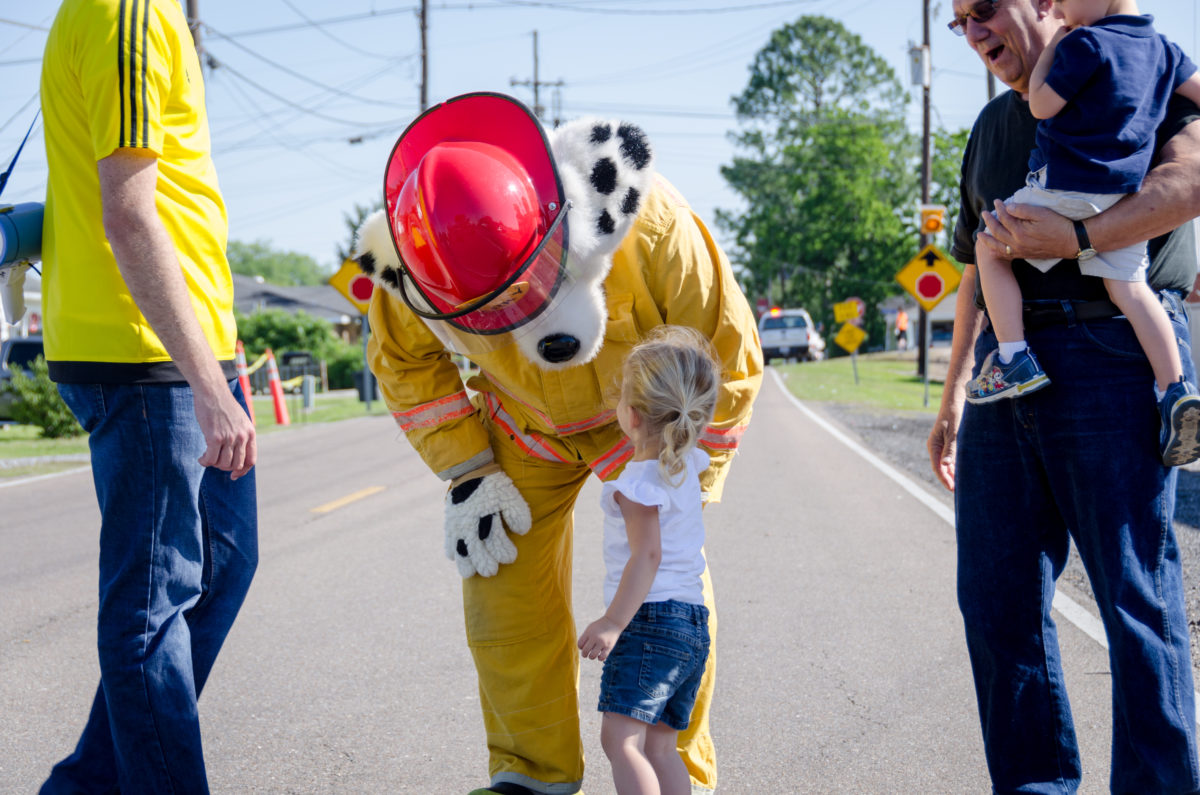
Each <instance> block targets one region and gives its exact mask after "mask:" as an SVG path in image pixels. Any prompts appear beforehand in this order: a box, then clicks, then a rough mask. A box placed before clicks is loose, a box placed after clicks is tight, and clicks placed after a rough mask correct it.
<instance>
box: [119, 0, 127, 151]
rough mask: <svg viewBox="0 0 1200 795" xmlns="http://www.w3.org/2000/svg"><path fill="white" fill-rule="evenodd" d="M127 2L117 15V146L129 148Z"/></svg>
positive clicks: (122, 0) (123, 0)
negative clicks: (127, 116) (127, 122)
mask: <svg viewBox="0 0 1200 795" xmlns="http://www.w3.org/2000/svg"><path fill="white" fill-rule="evenodd" d="M125 80H126V77H125V0H121V7H120V10H119V11H118V13H117V105H118V106H119V107H120V109H121V126H120V127H119V128H117V146H127V145H128V143H129V137H128V135H127V134H126V132H125Z"/></svg>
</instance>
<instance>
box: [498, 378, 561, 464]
mask: <svg viewBox="0 0 1200 795" xmlns="http://www.w3.org/2000/svg"><path fill="white" fill-rule="evenodd" d="M483 398H484V400H485V401H486V402H487V406H488V416H489V417H490V418H491V420H492V422H494V423H496V424H497V425H499V426H500V427H501V428H502V429H503V430H504V432H505V433H506V434H507V435H508V437H509V438H510V439H512V440H513V441H514V442H515V443H516V445H517V447H519V448H521V450H522V451H523V452H524V453H525V454H526V455H530V456H533V457H534V458H540V459H541V460H543V461H554V462H556V463H559V464H565V463H566V461H567V459H565V458H563V457H562V456H561V455H559V454H558V451H557V450H555V449H554V448H553V447H551V446H550V445H548V444H546V441H545V440H544V439H543V438H542V437H541V436H538V435H537V434H535V433H522V432H521V431H520V430H519V429H518V428H517V423H516V421H515V420H514V419H513V418H512V416H511V415H509V413H508V412H507V411H505V410H504V407H503V406H502V405H501V403H500V398H498V397H496V396H495V395H493V394H492V393H490V392H484V393H483Z"/></svg>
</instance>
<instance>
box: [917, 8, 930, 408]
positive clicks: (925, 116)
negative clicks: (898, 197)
mask: <svg viewBox="0 0 1200 795" xmlns="http://www.w3.org/2000/svg"><path fill="white" fill-rule="evenodd" d="M922 8H923V12H922V23H923V28H924V38H923V40H922V57H923V58H924V64H923V66H924V69H923V71H922V76H921V94H922V104H923V109H922V130H921V203H922V204H929V180H930V145H931V141H930V133H929V83H930V71H931V70H932V68H931V67H932V65H931V63H930V60H931V59H930V54H929V0H922ZM932 241H933V236H932V235H927V234H924V233H922V234H921V248H925V246H927V245H929V244H930V243H931V242H932ZM917 322H918V326H919V327H918V328H917V350H918V354H917V375H919V376H922V377H925V378H926V384H928V383H929V382H928V369H929V367H928V363H929V313H928V312H926V311H925V308H924V307H921V310H920V312H919V313H918V315H917ZM926 389H928V386H927V387H926Z"/></svg>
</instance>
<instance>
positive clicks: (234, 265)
mask: <svg viewBox="0 0 1200 795" xmlns="http://www.w3.org/2000/svg"><path fill="white" fill-rule="evenodd" d="M227 256H228V257H229V268H230V270H232V271H233V272H234V273H239V274H241V275H243V276H261V277H263V279H265V280H266V281H268V282H270V283H271V284H281V285H292V286H297V285H320V284H325V283H326V282H327V281H329V275H330V274H329V270H328V269H327V268H325V267H323V266H322V265H320V264H318V263H317V261H316V260H315V259H313V258H312V257H310V256H308V255H307V254H300V253H298V252H295V251H279V250H277V249H274V248H272V247H271V245H270V244H269V243H268V242H267V241H265V240H256V241H254V242H253V243H242V242H241V241H238V240H231V241H229V249H228V252H227Z"/></svg>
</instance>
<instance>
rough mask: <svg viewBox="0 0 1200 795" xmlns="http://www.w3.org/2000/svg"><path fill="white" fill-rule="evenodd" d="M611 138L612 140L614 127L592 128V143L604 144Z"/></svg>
mask: <svg viewBox="0 0 1200 795" xmlns="http://www.w3.org/2000/svg"><path fill="white" fill-rule="evenodd" d="M609 138H612V127H609V126H608V125H607V124H597V125H596V126H595V127H593V128H592V138H591V141H592V143H594V144H602V143H604V142H605V141H607V140H608V139H609Z"/></svg>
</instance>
